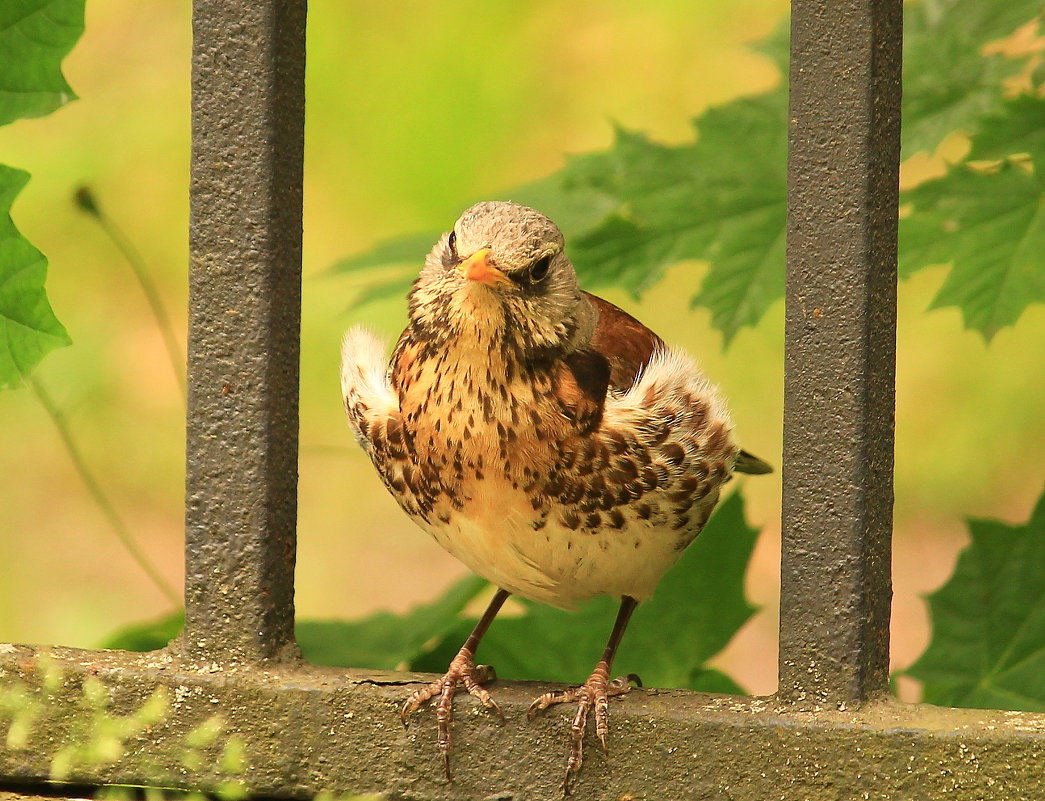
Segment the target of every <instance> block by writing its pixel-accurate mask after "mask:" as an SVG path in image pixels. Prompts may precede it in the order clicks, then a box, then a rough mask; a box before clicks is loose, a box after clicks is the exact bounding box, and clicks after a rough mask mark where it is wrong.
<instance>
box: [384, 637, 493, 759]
mask: <svg viewBox="0 0 1045 801" xmlns="http://www.w3.org/2000/svg"><path fill="white" fill-rule="evenodd" d="M496 678H497V674H496V673H495V672H494V669H493V668H492V667H490V666H489V665H477V664H475V660H474V657H473V654H472V652H471V650H469V649H467V648H462V649H461V650H460V651H458V653H457V656H455V657H454V659H453V661H452V662H451V663H450V667H449V668H448V669H447V671H446V674H445V675H444V676H443V677H442V678H439V679H436V680H435V681H433V682H432V683H431V684H429V685H427V686H425V687H422V688H421V689H420V690H417V691H416V692H414V693H413V694H412V695H411V696H410V697H409V698H407V699H406V702H405V703H404V704H403V708H402V710H400V712H399V717H400V719H401V720H402V721H403V726H404V727H407V726H409V725H410V715H411V714H412V713H413V712H416V711H417V710H418V709H420V708H421V707H422V706H424V704H426V703H427V702H428V701H429V700H430V699H432V698H435V697H436V696H439V701H438V703H436V705H435V719H436V723H437V726H438V729H439V753H440V754H441V755H442V758H443V769H444V770H445V771H446V778H447V779H449V778H450V724H451V723H452V722H453V716H454V693H456V692H457V687H458V685H461V684H463V685H464V687H465V689H467V690H468V692H470V693H471V694H472V695H474V696H475V697H476V698H478V699H479V701H480V702H481V703H482V705H483V706H484V707H486V708H487V709H492V710H493V711H494V713H495V714H496V715H497V717H498V718H500V719H501V723H504V714H503V713H502V712H501V708H500V707H499V706H497V703H496V702H495V701H494V700H493V698H491V697H490V693H488V692H487V691H486V689H485V688H484V687H483V686H482V685H483V684H485V683H486V682H488V681H493V680H494V679H496Z"/></svg>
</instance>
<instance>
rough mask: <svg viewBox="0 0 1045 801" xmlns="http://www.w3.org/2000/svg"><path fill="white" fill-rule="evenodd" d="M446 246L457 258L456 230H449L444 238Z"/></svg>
mask: <svg viewBox="0 0 1045 801" xmlns="http://www.w3.org/2000/svg"><path fill="white" fill-rule="evenodd" d="M446 246H447V247H448V248H450V255H451V256H453V257H454V259H455V260H456V259H457V231H451V232H450V236H448V237H447V238H446Z"/></svg>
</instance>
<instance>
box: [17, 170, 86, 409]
mask: <svg viewBox="0 0 1045 801" xmlns="http://www.w3.org/2000/svg"><path fill="white" fill-rule="evenodd" d="M28 180H29V174H28V173H26V172H23V171H21V170H15V169H12V168H10V167H5V166H3V165H0V389H2V388H7V387H15V386H19V385H21V383H22V380H23V378H24V377H25V376H26V375H27V374H28V373H29V371H30V370H32V368H33V367H34V366H35V365H36V364H37V363H38V362H39V361H40V360H41V359H42V358H43V357H44V356H45V355H46V354H47V353H48V352H49V351H51V350H53V349H54V348H57V347H61V346H62V345H68V344H69V335H68V334H67V333H66V331H65V328H63V327H62V324H61V323H60V322H58V320H57V319H56V318H55V316H54V312H53V311H51V306H50V304H49V303H48V301H47V294H46V293H45V292H44V279H45V278H46V277H47V259H45V258H44V255H43V254H42V253H41V252H40V251H39V250H37V249H36V248H34V247H33V246H32V245H31V244H29V242H28V241H27V240H26V239H25V238H24V237H23V236H22V235H21V234H20V233H19V232H18V229H17V228H16V227H15V224H14V221H13V220H12V219H11V215H10V208H11V203H12V202H13V201H14V199H15V196H16V195H17V194H18V192H19V191H20V190H21V189H22V187H23V186H25V184H26V182H27V181H28Z"/></svg>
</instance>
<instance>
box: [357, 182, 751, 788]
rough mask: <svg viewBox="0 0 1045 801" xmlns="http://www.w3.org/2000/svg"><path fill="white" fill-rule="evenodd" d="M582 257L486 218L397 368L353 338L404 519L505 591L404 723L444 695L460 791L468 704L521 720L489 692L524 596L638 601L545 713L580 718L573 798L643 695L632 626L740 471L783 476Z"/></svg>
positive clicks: (447, 248) (533, 225)
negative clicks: (588, 281) (591, 750)
mask: <svg viewBox="0 0 1045 801" xmlns="http://www.w3.org/2000/svg"><path fill="white" fill-rule="evenodd" d="M565 245H566V243H565V240H564V237H563V234H562V232H561V231H560V230H559V228H558V226H556V224H555V223H554V222H552V220H550V219H549V218H548V217H547V216H545V215H544V214H542V213H541V212H539V211H537V210H535V209H532V208H529V207H527V206H524V205H520V204H518V203H514V202H508V201H487V202H482V203H478V204H475V205H473V206H471V207H470V208H468V209H466V210H465V211H464V212H463V213H462V214H461V216H460V218H459V219H458V220H457V221H456V223H455V224H454V226H453V228H452V229H451V230H450V231H448V232H446V233H444V234H442V236H441V237H440V238H439V240H438V241H437V242H436V243H435V245H434V247H433V248H432V250H431V252H430V253H429V254H428V255H427V256H426V258H425V261H424V266H423V268H422V269H421V271H420V273H419V275H418V277H417V279H416V280H415V281H414V283H413V285H412V287H411V289H410V291H409V294H408V318H409V322H408V325H407V327H406V329H405V330H404V331H403V333H402V335H401V336H400V338H399V340H398V342H397V343H396V345H395V347H394V349H393V351H392V355H391V358H390V359H388V357H387V355H386V354H387V351H386V346H385V344H384V343H383V342H382V341H381V340H380V339H379V338H378V337H377V336H375V335H374V334H373V333H371V332H370V331H368V330H367V329H365V328H362V327H358V326H357V327H354V328H352V329H351V330H349V332H348V333H347V334H346V335H345V337H344V339H343V342H342V351H341V389H342V395H343V399H344V405H345V410H346V412H347V416H348V421H349V425H350V427H351V429H352V431H353V432H354V433H355V436H356V439H357V440H358V442H359V443H360V445H361V446H362V448H363V450H364V451H365V452H366V453H367V455H368V456H369V457H370V459H371V461H372V462H373V464H374V466H375V467H376V469H377V473H378V475H379V476H380V478H381V480H382V481H383V483H384V485H385V487H386V488H387V489H388V491H389V492H390V493H391V494H392V496H393V497H394V498H395V500H396V501H397V502H398V503H399V505H400V506H401V507H402V509H403V510H404V511H405V512H406V514H407V515H408V516H409V517H410V518H412V519H413V520H414V521H415V522H416V523H417V524H418V525H419V526H420V527H421V528H422V529H423V530H424V531H426V532H427V533H428V534H430V535H431V536H432V537H433V538H434V539H435V541H436V542H437V543H439V545H441V546H442V547H443V548H445V549H446V550H447V551H449V552H450V553H451V554H452V555H453V556H455V557H457V558H458V559H459V560H460V561H461V562H463V563H464V564H465V565H466V566H467V567H468V568H469V569H471V570H472V571H473V572H475V573H477V574H478V575H480V576H482V577H483V578H485V579H486V580H488V581H489V582H490V583H491V584H492V585H494V586H495V587H496V588H497V591H496V593H495V595H494V597H493V599H492V601H491V602H490V604H489V606H488V607H487V609H486V611H485V613H484V614H483V615H482V617H481V618H480V619H479V621H478V623H477V624H476V626H475V629H474V630H473V632H472V633H471V635H470V636H469V637H468V639H467V640H466V642H465V643H464V645H463V646H462V647H461V649H460V651H459V652H458V653H457V655H456V657H454V659H453V660H452V661H451V663H450V665H449V667H448V669H447V672H446V674H445V675H443V676H442V677H440V678H438V679H436V680H434V681H432V682H431V683H430V684H427V685H426V686H424V687H422V688H421V689H419V690H417V691H416V692H414V693H412V694H411V695H410V696H409V697H408V698H407V699H406V701H405V702H404V704H403V706H402V709H401V712H400V716H401V718H402V721H403V724H404V725H407V724H408V723H409V718H410V716H411V715H412V714H413V713H414V712H416V711H417V710H419V709H420V708H421V707H422V706H423V705H425V704H426V703H427V702H429V701H430V700H432V699H436V703H435V706H436V719H437V730H438V737H437V742H438V748H439V752H440V754H441V757H442V762H443V766H444V770H445V774H446V777H447V779H450V778H451V770H450V750H451V734H450V726H451V722H452V717H453V701H454V696H455V694H456V693H457V691H458V690H459V689H463V690H466V691H467V692H468V693H470V694H472V695H473V696H475V697H477V698H478V699H479V702H480V703H481V704H482V705H483V706H484V707H485V708H487V709H489V710H490V711H491V712H492V713H494V714H496V715H497V716H498V717H500V719H501V720H502V721H503V720H504V716H503V714H502V713H501V710H500V708H499V707H498V706H497V704H496V702H495V700H494V699H493V697H492V696H491V694H490V692H489V690H488V689H487V688H486V687H485V686H484V685H485V684H487V683H488V682H489V681H491V680H492V679H493V678H495V673H494V671H493V669H492V668H491V667H489V666H486V665H481V664H476V661H475V653H476V650H477V647H478V646H479V643H480V640H481V639H482V637H483V635H484V633H485V632H486V630H487V628H488V627H489V626H490V624H491V623H492V621H493V619H494V617H495V616H496V615H497V613H498V611H499V610H500V608H501V606H502V605H503V604H504V602H505V600H506V599H507V598H508V597H509V596H510V595H518V596H521V597H523V598H527V599H530V600H532V601H536V602H540V603H545V604H550V605H551V606H554V607H558V608H561V609H574V608H576V607H577V605H578V604H580V603H582V602H584V601H586V600H588V599H590V598H593V597H595V596H600V595H609V596H613V597H615V598H617V599H619V601H620V608H619V613H618V615H617V619H616V621H615V623H614V625H613V628H612V631H611V634H610V637H609V640H608V642H607V645H606V648H605V650H604V652H603V653H602V655H601V657H600V658H599V660H598V661H597V662H596V664H595V667H594V669H593V670H592V673H591V675H590V676H589V677H588V678H587V680H585V681H584V683H583V684H580V685H579V686H577V687H574V688H571V689H568V690H565V691H560V692H549V693H545V694H543V695H541V696H540V697H538V698H536V699H535V700H534V702H533V704H532V705H531V707H530V709H529V715H528V716H529V717H532V716H533V715H535V714H536V713H538V712H540V711H542V710H544V709H546V708H548V707H551V706H553V705H556V704H575V705H576V710H577V711H576V714H575V716H574V720H573V724H572V726H571V729H570V739H569V752H568V757H567V764H566V773H565V778H564V780H563V784H562V789H563V792H564V794H565V795H569V794H570V792H571V782H572V781H573V777H574V775H575V774H576V773H577V771H579V770H580V768H581V765H582V763H583V750H584V746H583V743H584V735H585V732H586V729H587V721H588V718H589V715H591V716H593V717H594V719H595V731H596V735H597V737H598V739H599V741H600V743H601V745H602V747H603V748H604V749H606V748H607V737H608V732H609V723H608V720H609V712H608V709H609V698H611V697H613V696H616V695H622V694H624V693H626V692H628V691H629V690H630V689H631V686H632V684H633V683H636V682H637V677H636V676H633V675H632V676H625V677H620V678H616V679H612V680H611V679H610V675H611V671H612V665H613V660H614V655H615V653H616V650H617V647H618V645H619V643H620V641H621V638H622V636H623V634H624V631H625V628H626V626H627V624H628V621H629V619H630V618H631V615H632V612H633V611H634V610H635V608H636V606H637V605H638V604H639V603H640V602H641V601H643V600H646V599H647V598H649V597H650V596H651V594H652V593H653V590H654V588H655V587H656V585H657V583H658V581H659V580H660V579H661V577H662V576H663V575H664V573H665V572H666V571H667V570H668V569H669V568H670V567H671V566H672V565H673V564H674V563H675V562H676V560H677V559H678V558H679V557H680V555H681V554H682V552H683V550H684V549H685V548H686V547H687V546H688V545H689V544H690V542H692V541H693V539H694V538H695V537H696V536H697V535H698V534H699V533H700V531H701V529H702V528H703V527H704V524H705V523H706V521H707V519H708V516H709V515H710V514H711V511H712V509H713V508H714V506H715V504H716V502H717V500H718V497H719V493H720V489H721V487H722V485H723V484H724V483H725V482H726V481H727V480H729V478H730V477H731V475H732V474H733V473H735V472H745V473H752V474H758V473H766V472H770V470H771V468H770V466H769V465H768V464H767V463H765V462H763V461H762V460H761V459H758V458H757V457H755V456H753V455H751V454H749V453H747V452H746V451H743V450H741V449H740V448H739V447H738V445H737V444H736V443H735V441H734V437H733V424H732V422H731V419H730V415H729V412H728V410H727V408H726V405H725V403H724V402H723V400H722V399H721V397H720V395H719V393H718V391H717V390H716V388H715V387H714V385H713V384H712V383H711V382H710V381H709V380H708V378H707V377H706V376H705V375H704V374H703V373H702V372H701V371H700V369H699V368H698V367H697V365H696V363H695V362H694V361H693V359H692V358H691V357H690V356H689V355H687V354H686V353H685V352H684V351H682V350H680V349H677V348H671V347H668V346H667V345H666V344H665V343H664V341H663V340H662V339H661V338H660V337H659V336H658V335H657V334H655V333H654V332H653V331H651V330H650V329H649V328H647V327H646V326H645V325H643V324H642V323H641V322H639V321H638V320H637V319H635V318H634V317H632V316H631V315H630V314H628V313H626V312H625V311H623V310H621V309H620V308H618V307H617V306H615V305H613V304H612V303H609V302H608V301H606V300H603V299H602V298H600V297H598V296H596V295H593V294H590V293H588V292H585V291H583V290H582V289H581V288H580V285H579V283H578V278H577V274H576V271H575V269H574V267H573V264H572V262H571V261H570V259H569V257H568V255H567V253H566V248H565Z"/></svg>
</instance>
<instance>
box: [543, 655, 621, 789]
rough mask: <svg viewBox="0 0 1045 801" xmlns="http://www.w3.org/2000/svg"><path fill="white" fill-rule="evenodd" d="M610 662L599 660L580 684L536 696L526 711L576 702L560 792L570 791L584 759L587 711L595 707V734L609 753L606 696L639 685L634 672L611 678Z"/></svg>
mask: <svg viewBox="0 0 1045 801" xmlns="http://www.w3.org/2000/svg"><path fill="white" fill-rule="evenodd" d="M609 672H610V671H609V666H608V665H607V664H606V662H604V661H601V660H600V661H599V663H598V664H597V665H596V666H595V670H593V671H592V674H591V675H590V676H589V677H588V680H587V681H586V682H584V684H582V685H581V686H580V687H573V688H571V689H569V690H564V691H562V692H552V693H545V694H544V695H542V696H539V697H538V698H535V699H534V701H533V703H532V704H530V709H529V711H528V712H527V713H526V716H527V718H530V719H531V720H532V719H533V717H534V715H536V714H537V713H538V712H540V711H541V710H544V709H547V708H548V707H550V706H553V705H554V704H573V703H575V704H577V714H576V715H575V716H574V718H573V725H572V726H570V757H569V761H568V762H567V763H566V776H565V777H564V778H563V781H562V792H563V795H569V794H570V781H571V779H572V778H573V774H575V773H576V772H577V771H578V770H580V768H581V763H582V762H583V761H584V731H585V729H586V728H587V726H588V712H589V711H591V709H592V708H593V707H594V709H595V734H596V735H597V736H598V738H599V742H600V743H601V744H602V750H603V751H605V752H607V753H609V748H608V746H607V744H606V738H607V736H608V735H609V731H610V724H609V706H610V702H609V699H610V698H612V697H613V696H615V695H624V694H625V693H627V692H630V691H631V685H632V683H634V684H636V685H638V686H639V687H641V686H642V682H641V681H640V680H639V677H638V676H636V675H635V674H634V673H631V674H629V675H627V676H621V677H619V678H616V679H614V680H613V681H610V678H609Z"/></svg>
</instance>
